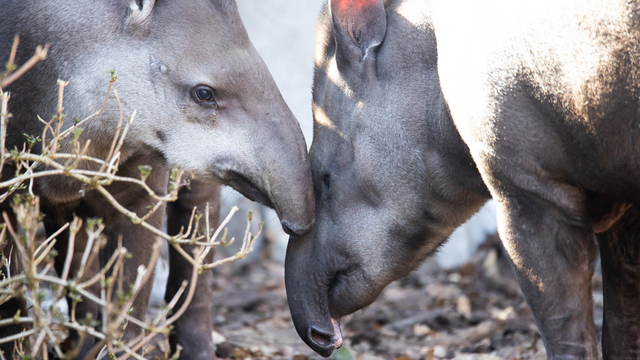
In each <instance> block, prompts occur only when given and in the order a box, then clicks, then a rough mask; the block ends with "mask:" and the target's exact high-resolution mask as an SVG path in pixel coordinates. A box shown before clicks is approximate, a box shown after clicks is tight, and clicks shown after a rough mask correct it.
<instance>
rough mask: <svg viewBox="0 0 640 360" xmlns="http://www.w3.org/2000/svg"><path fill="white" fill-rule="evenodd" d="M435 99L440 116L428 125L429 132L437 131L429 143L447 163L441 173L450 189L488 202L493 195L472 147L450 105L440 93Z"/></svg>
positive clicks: (439, 92)
mask: <svg viewBox="0 0 640 360" xmlns="http://www.w3.org/2000/svg"><path fill="white" fill-rule="evenodd" d="M435 96H436V99H435V100H436V101H435V102H434V103H437V104H439V106H438V110H437V111H438V114H437V115H436V116H434V117H433V118H431V119H429V120H428V121H429V122H430V124H429V128H430V129H437V131H430V132H429V137H430V138H429V141H430V142H431V143H432V144H435V146H436V147H437V149H438V152H439V154H440V156H441V158H442V160H443V161H444V164H445V166H444V167H443V169H442V171H444V172H445V173H446V175H445V176H446V178H447V180H449V182H450V185H451V186H453V187H455V188H457V190H462V191H463V192H464V191H465V190H466V192H470V193H471V194H474V195H477V196H479V197H480V198H485V201H486V200H487V199H489V198H490V196H491V195H490V193H489V190H488V189H487V186H486V185H485V184H484V182H483V181H482V177H481V176H480V172H479V171H478V168H477V167H476V163H475V162H474V161H473V157H472V156H471V152H470V151H469V147H468V146H467V144H466V143H465V142H464V141H463V140H462V137H461V136H460V133H459V132H458V129H457V128H456V126H455V124H454V122H453V118H452V117H451V112H450V111H449V106H448V104H447V101H446V99H445V98H444V95H443V94H442V92H441V91H438V92H437V94H436V95H435ZM469 195H470V194H469Z"/></svg>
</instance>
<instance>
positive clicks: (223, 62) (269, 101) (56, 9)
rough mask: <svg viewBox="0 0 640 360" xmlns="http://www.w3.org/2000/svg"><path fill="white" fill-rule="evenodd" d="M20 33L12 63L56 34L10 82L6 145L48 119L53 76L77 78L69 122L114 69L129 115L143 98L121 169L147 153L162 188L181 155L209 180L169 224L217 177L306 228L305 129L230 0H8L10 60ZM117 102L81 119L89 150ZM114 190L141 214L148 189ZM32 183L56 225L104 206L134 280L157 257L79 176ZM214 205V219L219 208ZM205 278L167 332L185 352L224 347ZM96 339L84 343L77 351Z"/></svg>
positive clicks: (108, 125)
mask: <svg viewBox="0 0 640 360" xmlns="http://www.w3.org/2000/svg"><path fill="white" fill-rule="evenodd" d="M16 33H19V34H20V39H21V42H20V46H19V49H18V56H17V59H16V63H18V64H21V63H23V62H24V61H26V59H28V58H29V57H30V56H31V55H32V53H33V51H34V49H35V47H36V45H38V44H44V43H49V44H50V50H49V55H48V59H47V60H46V61H44V62H42V63H39V64H37V65H36V66H35V67H34V68H33V69H32V70H30V71H29V72H28V73H27V74H25V75H24V76H23V77H22V78H20V79H19V80H18V81H17V82H16V83H14V84H12V85H11V86H9V87H8V88H7V89H5V90H8V91H10V92H11V96H12V100H11V101H10V111H11V112H12V113H13V119H12V120H11V121H10V123H9V128H8V138H7V144H6V147H7V148H13V147H14V146H17V147H19V148H22V146H23V143H24V142H25V137H24V136H23V134H24V133H27V134H30V135H32V136H39V135H41V134H42V130H43V125H42V123H41V122H39V120H38V115H40V116H41V117H42V118H43V119H45V120H48V119H50V118H51V116H52V115H53V114H55V112H56V106H57V86H56V80H57V79H62V80H69V81H70V82H69V85H68V87H67V88H66V90H65V98H64V106H65V111H64V113H65V114H66V120H65V122H64V128H65V129H66V128H69V127H70V126H72V125H73V124H74V119H83V118H85V117H86V116H88V115H90V114H93V113H94V112H95V111H96V110H98V109H100V108H101V107H102V103H103V102H104V97H105V95H106V91H107V85H108V81H109V74H108V73H107V72H108V71H110V70H115V74H116V76H117V77H118V79H117V81H116V83H115V85H114V86H115V88H116V89H117V91H118V94H119V98H120V100H121V101H122V110H123V113H124V114H125V116H129V115H130V114H132V113H133V111H134V110H137V116H136V118H135V120H134V122H133V125H132V126H131V129H130V131H129V134H128V136H127V138H126V141H125V142H124V146H123V148H122V156H121V164H120V167H119V174H120V175H128V176H132V177H139V176H140V171H139V169H138V166H139V165H151V166H152V167H153V170H152V172H151V175H150V176H149V178H148V179H147V182H148V184H149V185H150V186H151V187H152V188H153V189H154V190H155V191H156V192H158V193H160V194H162V193H164V192H166V189H167V183H168V176H169V171H168V170H167V169H170V168H173V167H179V168H182V169H185V170H188V171H189V172H190V173H191V174H192V175H193V177H194V178H195V179H199V182H195V183H192V187H191V188H190V189H183V190H182V191H181V192H180V196H179V200H178V203H176V204H172V205H170V206H169V216H170V223H169V224H168V230H169V231H170V232H173V233H177V232H178V231H179V229H180V226H181V225H185V224H186V223H187V222H188V217H189V215H190V212H191V209H192V207H193V206H199V211H203V209H204V205H205V204H206V203H207V202H210V203H212V204H211V205H212V206H214V207H217V206H218V204H217V203H216V202H217V199H218V190H217V187H216V186H217V185H215V184H225V185H230V186H232V187H234V188H235V189H237V190H238V191H239V192H241V193H242V194H244V195H245V196H247V197H248V198H250V199H252V200H255V201H258V202H260V203H262V204H265V205H267V206H271V207H273V208H275V210H276V212H277V214H278V216H279V217H280V219H281V221H282V226H283V228H284V229H285V231H287V232H289V233H291V234H303V233H305V232H306V231H307V229H308V228H309V227H310V225H311V224H312V223H313V221H314V213H313V208H314V203H313V189H312V184H311V172H310V169H309V161H308V155H307V150H306V145H305V141H304V138H303V136H302V132H301V130H300V127H299V124H298V122H297V121H296V119H295V118H294V116H293V114H292V113H291V111H290V110H289V108H288V107H287V105H286V104H285V102H284V100H283V99H282V96H281V95H280V92H279V91H278V89H277V87H276V85H275V83H274V81H273V79H272V77H271V75H270V74H269V72H268V70H267V68H266V66H265V64H264V63H263V61H262V59H261V58H260V56H259V55H258V53H257V52H256V50H255V49H254V47H253V45H252V44H251V42H250V41H249V38H248V36H247V34H246V31H245V29H244V27H243V25H242V22H241V20H240V18H239V15H238V11H237V8H236V4H235V2H234V1H233V0H171V1H168V0H155V1H154V0H125V1H122V0H99V1H93V0H92V1H78V0H26V1H25V0H6V1H3V2H2V5H1V10H0V58H2V59H5V60H3V61H6V59H8V56H9V52H10V46H11V43H12V40H13V37H14V34H16ZM118 115H119V109H118V107H117V104H116V101H115V100H114V99H113V97H112V98H111V100H110V101H109V103H108V106H107V108H106V110H105V111H104V113H102V115H100V116H99V117H97V118H95V119H92V120H90V121H89V122H87V123H86V124H84V125H83V128H84V132H83V133H82V135H81V140H87V139H91V141H92V143H91V144H92V146H91V148H90V154H91V155H95V156H98V157H99V156H104V155H106V154H107V152H108V151H109V148H110V145H111V141H112V139H113V136H114V135H115V133H116V127H117V123H118V118H119V116H118ZM61 145H62V147H61V151H65V150H68V149H67V148H66V146H67V142H64V143H63V144H61ZM38 146H39V145H38ZM38 146H36V147H35V148H34V151H35V152H38V151H39V147H38ZM5 169H6V170H7V171H6V173H5V174H3V175H4V177H5V178H6V177H7V176H11V169H10V168H7V167H6V168H5ZM208 184H213V185H208ZM108 190H109V191H110V192H111V194H112V195H113V196H114V197H115V198H116V199H117V200H119V201H120V202H121V203H122V204H123V205H124V206H125V207H127V208H129V209H130V210H133V211H136V212H138V213H139V214H144V213H146V211H147V208H148V206H149V205H150V204H152V200H151V199H150V198H149V197H148V196H147V194H146V193H145V191H143V190H142V189H140V188H138V187H135V186H129V185H127V184H124V183H115V184H113V185H112V186H110V187H109V189H108ZM35 191H36V193H37V195H39V196H40V197H41V201H42V206H43V210H44V211H45V214H46V216H45V222H46V224H45V225H46V228H47V230H48V231H49V232H51V231H52V230H53V229H56V228H57V227H58V226H59V225H61V224H63V223H65V222H66V221H68V220H69V218H70V217H71V216H72V214H74V213H75V214H77V215H79V216H81V217H82V218H89V217H102V218H104V221H105V223H106V224H107V228H106V229H105V232H104V233H105V234H106V235H107V236H108V238H109V242H108V245H107V249H106V250H105V251H104V254H103V256H102V257H103V259H102V260H103V261H105V258H108V257H109V256H110V252H111V251H113V249H114V247H115V244H116V243H117V238H118V236H120V235H122V236H123V244H124V246H125V247H126V248H127V249H129V251H130V252H132V253H133V254H134V255H135V256H134V259H133V260H131V261H128V262H127V263H126V268H125V275H126V279H125V283H132V281H133V279H134V278H135V276H136V271H135V270H136V268H137V267H138V265H139V264H147V262H148V259H149V256H150V252H151V244H152V243H153V241H154V238H153V236H152V235H151V234H150V233H148V232H147V231H144V230H142V229H141V228H140V227H136V226H133V225H132V224H131V221H130V220H128V219H127V218H125V217H124V216H122V215H121V214H119V213H118V212H116V211H115V210H114V209H113V208H112V207H111V206H110V205H108V204H107V203H106V202H105V201H104V200H103V199H102V197H101V196H100V195H99V194H97V193H96V192H95V191H91V189H83V188H81V186H80V184H78V183H76V182H75V181H71V180H69V179H66V178H43V179H41V180H38V181H37V182H36V184H35ZM162 216H163V212H162V211H159V212H157V213H156V214H155V215H154V216H153V217H151V218H150V219H149V220H148V222H149V223H151V224H153V225H155V226H160V225H161V222H162ZM211 216H212V221H215V218H216V217H217V210H215V209H214V211H212V212H211ZM62 238H64V236H62ZM78 242H79V243H82V239H79V240H78ZM61 246H63V247H64V246H66V245H64V244H62V245H61ZM76 246H78V244H76ZM61 250H62V251H60V253H61V254H65V251H64V249H61ZM174 255H175V254H174V253H172V254H171V267H172V269H171V273H170V280H169V286H168V291H167V298H168V299H170V298H172V297H173V294H175V292H176V290H177V288H178V287H179V285H180V283H181V282H182V280H183V279H185V278H188V277H189V276H190V273H191V270H190V267H189V266H187V265H188V264H187V263H186V261H185V260H184V259H182V258H180V257H178V256H174ZM59 258H64V256H59ZM58 260H64V259H58ZM103 264H104V262H103ZM176 264H177V265H178V266H174V265H176ZM209 277H210V274H208V273H207V274H205V275H203V277H201V281H199V283H201V284H199V285H198V291H197V295H196V299H195V300H194V301H195V302H194V304H193V305H192V306H191V308H190V310H189V311H188V312H187V313H186V314H185V315H184V316H183V318H182V319H183V320H181V322H178V323H177V324H176V329H175V334H174V335H173V336H172V338H171V340H172V346H173V347H174V348H175V346H176V343H177V342H179V343H181V344H182V346H183V350H182V353H181V356H182V357H184V358H192V359H196V358H197V359H205V358H208V359H211V358H215V354H214V346H213V344H212V341H211V321H210V320H211V319H210V310H209V309H210V306H211V305H212V304H211V302H210V293H209V290H208V287H207V281H208V279H209ZM150 284H151V282H149V286H147V287H146V288H145V289H144V290H143V291H142V293H141V295H140V296H139V297H138V300H137V301H136V303H134V306H133V312H132V314H133V316H135V317H138V318H144V314H145V313H146V309H147V300H148V298H149V291H150ZM85 303H87V302H85ZM83 304H84V303H83ZM9 305H11V304H9ZM13 305H15V304H13ZM79 311H80V309H79ZM83 311H87V312H94V318H96V317H95V316H96V314H95V311H97V310H96V309H84V310H83ZM0 312H2V314H0V315H1V316H2V318H5V317H7V316H13V314H14V313H15V306H13V307H12V306H3V307H2V308H0ZM79 317H80V316H79ZM2 329H6V328H2ZM2 329H0V330H2ZM128 331H129V333H130V334H135V333H136V332H138V331H139V329H132V326H130V327H129V328H128ZM90 348H91V344H87V343H85V344H84V348H83V350H82V353H81V354H79V355H78V356H79V357H82V356H83V355H84V354H87V353H88V352H89V349H90ZM6 355H9V354H6Z"/></svg>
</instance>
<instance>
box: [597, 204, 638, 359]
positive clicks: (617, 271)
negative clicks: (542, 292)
mask: <svg viewBox="0 0 640 360" xmlns="http://www.w3.org/2000/svg"><path fill="white" fill-rule="evenodd" d="M597 238H598V244H599V245H600V257H601V259H602V277H603V286H604V325H603V328H602V352H603V356H604V358H605V359H638V358H640V210H638V208H637V207H635V206H632V207H631V208H629V209H628V210H627V212H626V213H625V214H624V215H623V217H622V218H620V220H618V222H617V223H615V224H614V225H613V226H612V227H611V228H610V229H609V230H607V231H606V232H604V233H600V234H597Z"/></svg>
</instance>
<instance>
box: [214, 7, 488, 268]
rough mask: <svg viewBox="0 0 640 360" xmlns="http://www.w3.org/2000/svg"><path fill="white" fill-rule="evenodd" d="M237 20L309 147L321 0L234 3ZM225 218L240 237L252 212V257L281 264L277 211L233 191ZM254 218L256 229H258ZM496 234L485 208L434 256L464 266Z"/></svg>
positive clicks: (225, 198)
mask: <svg viewBox="0 0 640 360" xmlns="http://www.w3.org/2000/svg"><path fill="white" fill-rule="evenodd" d="M236 1H237V3H238V8H239V10H240V16H241V17H242V21H243V22H244V25H245V27H246V28H247V31H248V33H249V37H250V38H251V41H252V42H253V44H254V46H255V47H256V49H257V50H258V52H259V53H260V54H261V55H262V57H263V59H264V61H265V62H266V64H267V66H268V67H269V70H270V71H271V73H272V75H273V77H274V79H275V81H276V83H277V84H278V87H279V88H280V91H281V92H282V95H283V97H284V99H285V100H286V102H287V103H288V104H289V107H290V108H291V110H292V111H293V113H294V115H295V116H296V117H297V118H298V121H299V122H300V126H301V128H302V131H303V133H304V136H305V138H306V141H307V146H310V145H311V141H312V139H313V118H312V115H311V82H312V76H313V52H314V41H315V39H314V38H315V35H314V33H315V23H316V20H317V17H318V15H319V13H320V10H321V8H322V6H323V3H324V0H236ZM223 201H224V204H223V210H222V215H223V216H225V215H226V214H227V213H228V211H229V209H230V208H231V206H233V205H238V206H239V207H240V208H241V211H240V213H239V214H238V215H237V216H236V219H235V222H234V223H233V224H232V226H233V229H230V230H232V231H233V232H232V233H235V234H241V232H242V231H243V229H244V226H245V225H246V220H245V219H244V216H243V215H241V214H246V213H247V211H249V210H253V211H254V214H255V215H256V218H257V219H256V220H257V221H264V222H265V229H264V231H263V234H264V236H263V237H262V239H264V238H265V237H266V238H267V242H266V244H265V242H261V243H260V244H258V246H257V251H256V252H255V253H254V254H253V255H252V257H253V258H255V257H257V256H260V255H262V256H264V257H269V258H271V259H273V260H276V261H283V260H284V253H285V249H286V243H287V240H288V236H287V235H286V234H285V233H284V232H283V231H282V229H281V227H280V223H279V221H278V218H277V216H276V215H275V212H273V211H272V210H269V209H264V208H262V207H260V206H258V205H257V204H255V203H252V202H250V201H248V200H246V199H244V198H243V197H242V196H241V195H239V194H238V193H236V192H235V191H233V190H231V189H229V188H226V189H224V191H223ZM257 221H255V220H254V231H255V230H256V229H255V227H257ZM495 230H496V220H495V208H494V206H493V204H488V205H487V206H485V208H484V209H483V210H482V211H481V212H480V213H479V214H478V215H476V216H475V217H474V218H472V219H471V220H469V222H467V224H465V225H464V226H462V227H460V228H459V229H458V230H457V231H456V232H455V233H454V234H453V235H452V236H451V239H450V241H449V242H448V243H447V245H445V246H444V247H443V248H442V249H441V251H440V252H439V254H438V256H437V260H438V263H439V264H440V265H441V266H443V267H454V266H457V265H460V264H462V263H464V262H466V261H467V260H468V259H469V258H470V257H471V256H472V255H473V253H474V252H475V250H476V248H477V246H478V244H479V243H481V242H482V241H484V239H485V237H486V235H487V234H490V233H494V232H495Z"/></svg>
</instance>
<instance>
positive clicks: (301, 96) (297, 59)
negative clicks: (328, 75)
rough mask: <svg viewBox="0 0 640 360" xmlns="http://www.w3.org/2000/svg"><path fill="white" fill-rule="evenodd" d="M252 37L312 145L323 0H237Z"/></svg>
mask: <svg viewBox="0 0 640 360" xmlns="http://www.w3.org/2000/svg"><path fill="white" fill-rule="evenodd" d="M236 2H237V3H238V8H239V10H240V16H241V17H242V21H243V22H244V26H245V27H246V28H247V32H248V33H249V37H250V38H251V41H252V42H253V45H254V46H255V47H256V49H257V50H258V52H259V53H260V55H262V58H263V59H264V61H265V63H266V64H267V66H268V67H269V70H270V71H271V74H272V75H273V78H274V79H275V80H276V83H277V84H278V87H279V88H280V92H282V96H283V97H284V99H285V101H286V102H287V104H289V107H290V108H291V110H292V111H293V114H294V115H295V116H296V117H297V118H298V121H300V125H301V127H302V131H303V132H304V136H305V138H306V140H307V146H310V145H311V139H312V125H313V121H312V118H311V82H312V76H313V49H314V42H315V24H316V20H317V18H318V15H319V14H320V10H321V9H322V5H323V4H324V0H237V1H236Z"/></svg>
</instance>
